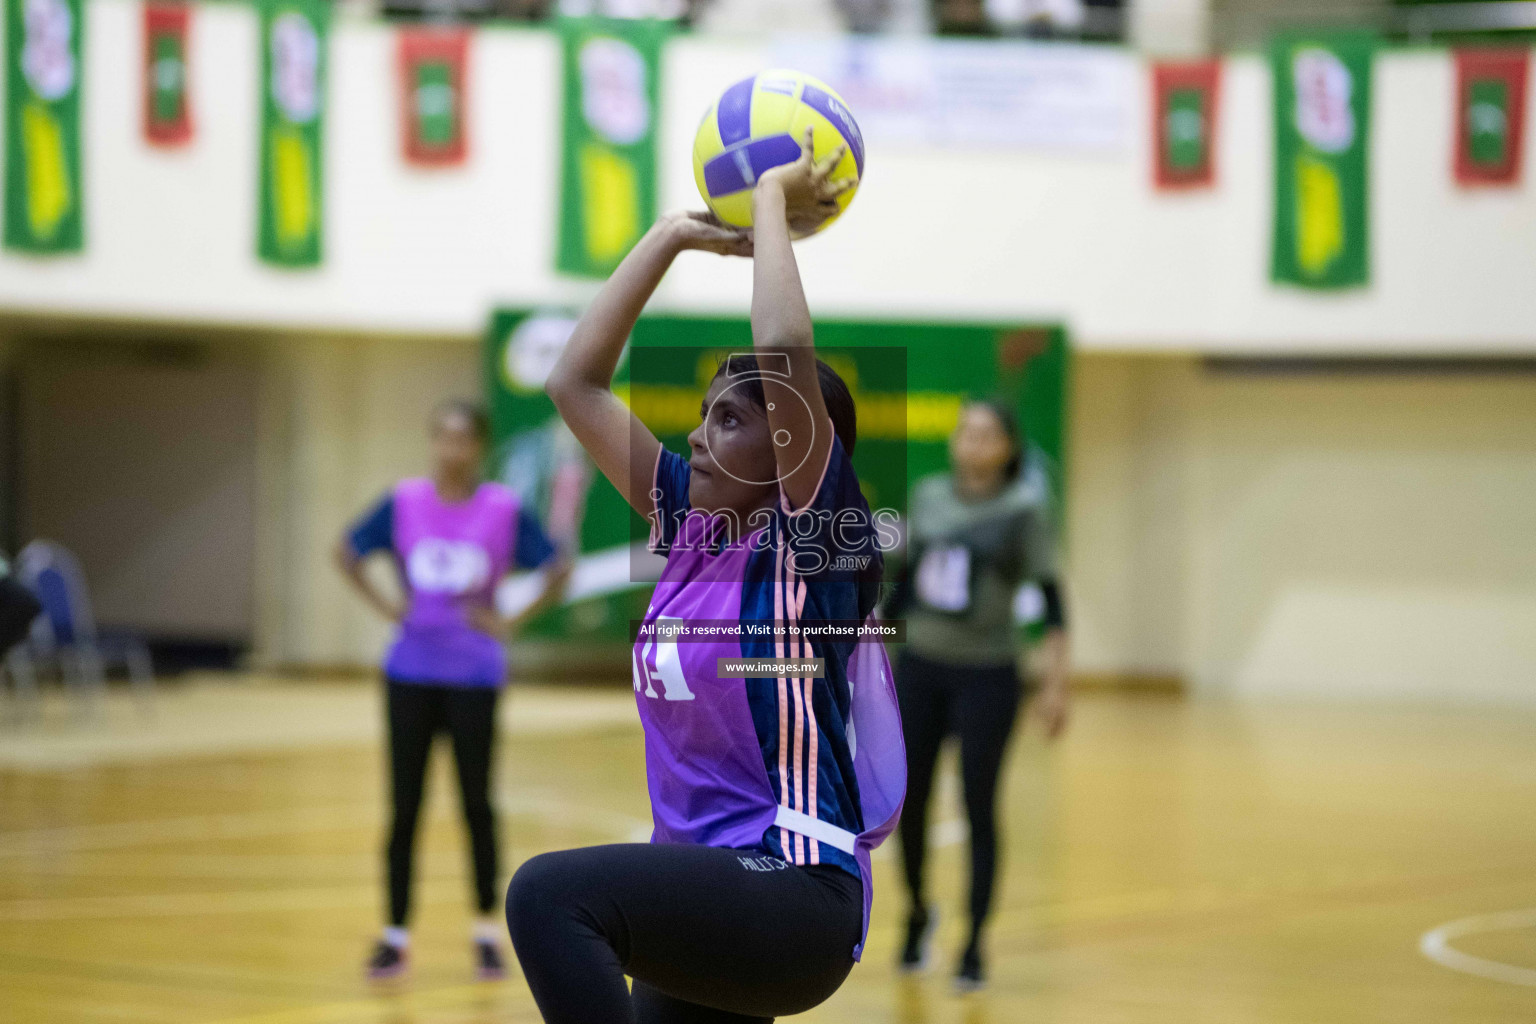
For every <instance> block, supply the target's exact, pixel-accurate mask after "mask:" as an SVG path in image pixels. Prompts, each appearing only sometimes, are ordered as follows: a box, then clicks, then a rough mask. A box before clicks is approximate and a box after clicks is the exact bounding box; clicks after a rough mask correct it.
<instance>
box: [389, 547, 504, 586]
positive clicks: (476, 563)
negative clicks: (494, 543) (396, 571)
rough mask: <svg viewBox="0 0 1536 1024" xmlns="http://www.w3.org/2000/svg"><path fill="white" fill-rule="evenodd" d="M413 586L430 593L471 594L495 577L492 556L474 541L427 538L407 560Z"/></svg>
mask: <svg viewBox="0 0 1536 1024" xmlns="http://www.w3.org/2000/svg"><path fill="white" fill-rule="evenodd" d="M405 575H406V579H408V580H409V581H410V584H411V589H412V590H413V591H417V592H420V593H430V594H467V593H469V592H470V591H473V590H478V589H480V588H482V587H484V586H485V584H486V583H487V582H488V581H489V580H490V578H491V556H490V553H489V552H488V551H486V550H485V548H484V547H482V546H481V545H479V544H477V543H475V542H473V541H460V540H445V539H443V538H441V537H426V538H423V539H422V540H421V541H420V542H418V543H417V544H416V546H415V547H413V548H411V553H410V554H409V555H408V556H407V557H406V560H405Z"/></svg>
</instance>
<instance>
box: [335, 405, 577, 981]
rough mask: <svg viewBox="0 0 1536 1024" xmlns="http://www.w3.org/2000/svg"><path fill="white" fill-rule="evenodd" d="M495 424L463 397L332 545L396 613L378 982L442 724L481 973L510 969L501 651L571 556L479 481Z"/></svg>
mask: <svg viewBox="0 0 1536 1024" xmlns="http://www.w3.org/2000/svg"><path fill="white" fill-rule="evenodd" d="M488 434H489V425H488V423H487V421H486V417H485V413H484V412H482V411H481V410H480V409H479V408H477V407H475V406H473V405H470V404H468V403H464V402H451V403H448V404H447V405H444V406H442V407H441V408H439V409H438V410H437V412H436V413H435V414H434V415H433V420H432V462H433V466H432V476H431V477H423V478H418V479H411V480H402V481H401V482H400V483H399V484H397V485H396V486H395V487H394V489H393V490H391V491H390V493H389V494H387V495H385V496H384V498H382V499H381V500H380V501H379V502H378V504H376V505H375V506H374V507H373V509H372V510H371V511H369V512H368V514H366V515H365V516H363V518H362V519H360V520H358V522H357V523H356V524H355V525H354V526H353V527H352V529H351V530H350V531H348V533H347V535H346V537H344V538H343V539H342V542H341V545H340V547H339V548H338V550H337V561H338V563H339V564H340V566H341V569H342V572H343V573H344V574H345V575H346V577H347V579H348V580H349V581H351V583H352V584H353V586H354V587H355V588H356V589H357V591H358V593H359V594H361V595H362V596H363V598H364V599H365V600H367V601H368V603H369V604H370V605H372V606H373V607H374V608H375V609H377V610H378V611H379V612H380V614H382V615H384V616H385V617H386V618H388V619H389V620H390V621H392V622H397V623H399V631H398V633H397V634H396V637H395V642H394V643H393V644H392V645H391V646H390V649H389V654H388V656H387V657H386V658H385V661H384V676H385V678H386V679H387V680H388V686H387V688H386V697H387V705H388V720H389V754H390V780H391V795H392V798H393V804H394V820H393V824H392V825H391V827H390V836H389V845H388V849H387V861H388V864H387V866H388V872H389V924H388V926H387V927H386V928H385V929H384V934H383V936H382V937H381V938H380V939H379V941H378V943H377V945H376V946H375V948H374V951H373V955H372V956H371V957H370V959H369V961H368V974H369V976H370V977H371V978H373V979H375V980H384V979H388V978H392V977H394V976H396V975H398V974H400V973H402V972H403V971H404V970H405V967H406V964H407V962H408V947H409V933H408V932H407V930H406V923H407V919H408V917H409V914H410V907H411V874H412V861H413V858H414V851H415V845H416V822H417V818H418V815H419V812H420V809H421V798H422V791H423V787H424V784H425V781H426V772H427V760H428V755H429V754H430V753H431V750H432V742H433V740H434V739H435V738H436V736H437V734H438V733H439V732H447V733H448V734H449V735H450V736H451V737H452V738H453V757H454V763H455V765H456V767H457V768H458V775H459V789H460V792H461V794H462V796H463V806H464V819H465V822H466V824H467V825H468V826H469V834H470V846H471V849H472V852H473V861H474V870H475V899H476V907H477V909H478V910H479V912H480V914H481V919H480V921H479V922H478V923H477V924H476V926H475V932H474V951H475V958H476V965H477V969H478V972H479V974H480V976H481V977H482V978H484V979H488V980H490V979H495V978H499V977H501V976H502V975H503V974H504V973H505V971H504V968H503V965H502V957H501V953H500V951H499V949H498V938H499V936H500V931H501V929H500V924H499V923H498V922H496V921H495V918H494V917H488V915H491V914H492V913H493V911H494V908H495V905H496V874H497V851H496V818H495V812H494V810H493V809H492V806H491V798H490V783H491V767H492V764H493V761H494V758H493V755H494V746H495V738H496V699H497V695H498V694H499V693H500V691H501V687H502V685H503V684H504V683H505V682H506V678H507V659H506V653H505V651H504V649H503V646H502V645H503V643H504V641H505V639H506V637H507V636H508V635H509V634H510V633H511V632H512V631H513V630H514V629H515V628H516V626H517V625H518V624H519V622H520V621H521V620H523V619H525V618H527V617H529V616H531V615H532V614H534V613H536V612H537V611H539V610H542V609H543V608H544V607H545V606H546V605H547V604H549V603H550V602H552V601H553V600H554V599H555V598H556V596H557V595H558V592H559V589H560V587H561V586H562V585H563V583H564V579H565V563H564V562H562V561H560V560H559V559H557V557H556V552H555V547H554V545H553V544H552V543H551V542H550V540H549V538H548V537H547V536H546V535H545V533H544V529H543V527H542V526H541V525H540V523H539V520H538V517H537V516H535V515H534V514H533V513H532V512H531V511H530V510H529V509H527V508H525V507H524V506H523V504H522V502H521V501H520V500H519V499H518V497H517V495H516V494H514V493H513V492H512V491H511V490H510V489H508V488H506V487H504V486H502V485H501V484H496V483H489V482H486V481H482V480H481V479H480V467H481V465H482V464H483V462H484V458H485V444H486V440H487V437H488ZM374 552H382V553H387V554H389V555H390V556H391V557H392V559H393V561H394V563H395V567H396V569H397V570H398V571H399V577H400V583H401V589H402V590H403V591H404V594H405V600H404V602H403V603H396V602H395V601H394V600H392V599H391V598H390V597H389V596H387V595H385V594H384V593H382V592H380V591H379V590H378V589H377V588H376V587H375V586H374V583H373V581H372V580H371V579H370V578H369V577H368V576H367V575H366V574H365V573H364V572H363V571H362V560H363V559H364V558H366V557H367V556H368V555H370V554H372V553H374ZM543 566H550V567H551V568H552V569H553V570H554V571H552V572H550V573H549V574H547V576H546V579H545V588H544V592H543V594H542V596H541V597H540V598H539V599H538V601H536V602H535V604H534V605H533V606H532V607H530V608H528V609H525V610H524V611H523V612H522V613H520V614H519V615H518V616H516V617H515V618H511V619H507V618H503V617H501V616H500V615H498V614H497V613H496V612H495V610H494V599H495V591H496V585H497V584H498V583H499V582H500V581H501V579H502V578H503V577H504V576H506V575H507V573H509V572H511V571H512V570H513V569H535V568H540V567H543Z"/></svg>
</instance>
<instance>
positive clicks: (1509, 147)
mask: <svg viewBox="0 0 1536 1024" xmlns="http://www.w3.org/2000/svg"><path fill="white" fill-rule="evenodd" d="M1530 63H1531V54H1530V51H1529V50H1527V49H1524V48H1521V49H1507V50H1492V49H1489V50H1458V51H1457V52H1456V180H1457V182H1459V183H1460V184H1462V185H1515V184H1518V183H1519V181H1520V165H1521V160H1522V155H1523V153H1522V151H1523V150H1524V148H1525V90H1526V80H1527V79H1528V78H1529V77H1530V74H1529V71H1530Z"/></svg>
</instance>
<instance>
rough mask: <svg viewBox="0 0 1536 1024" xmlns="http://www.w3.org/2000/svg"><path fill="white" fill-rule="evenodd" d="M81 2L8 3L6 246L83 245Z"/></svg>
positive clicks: (67, 248)
mask: <svg viewBox="0 0 1536 1024" xmlns="http://www.w3.org/2000/svg"><path fill="white" fill-rule="evenodd" d="M84 31H85V19H84V17H83V11H82V8H81V0H5V67H6V72H5V245H6V247H7V248H10V249H19V250H21V251H23V252H34V253H54V252H78V251H79V250H80V249H81V248H83V246H84V237H83V236H84V231H83V227H82V221H83V216H82V212H81V207H82V202H81V198H82V197H81V192H80V79H81V74H82V71H83V70H84V65H83V64H82V63H81V61H80V36H81V34H82V33H83V32H84Z"/></svg>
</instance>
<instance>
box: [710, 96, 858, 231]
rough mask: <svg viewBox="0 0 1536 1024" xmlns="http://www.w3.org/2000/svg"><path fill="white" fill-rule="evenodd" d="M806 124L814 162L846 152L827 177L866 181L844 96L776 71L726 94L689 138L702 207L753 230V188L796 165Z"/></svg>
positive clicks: (842, 200) (844, 201)
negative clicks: (774, 171) (771, 172)
mask: <svg viewBox="0 0 1536 1024" xmlns="http://www.w3.org/2000/svg"><path fill="white" fill-rule="evenodd" d="M807 126H809V127H810V128H811V129H812V130H813V132H814V140H815V149H814V153H815V157H816V159H817V160H821V159H824V158H825V157H826V156H827V155H828V154H829V153H831V152H832V150H834V149H836V148H837V147H838V146H840V145H846V146H847V147H848V151H847V152H846V153H845V154H844V155H843V158H842V160H840V161H839V162H838V164H837V166H836V167H835V168H833V169H832V179H833V180H834V181H836V180H840V179H842V178H852V179H853V180H854V181H855V182H858V181H859V180H860V179H861V178H862V177H863V175H864V136H863V135H862V134H860V132H859V126H858V125H857V124H856V123H854V120H853V115H852V114H851V113H849V111H848V106H847V104H845V103H844V102H843V100H842V97H840V96H839V95H838V94H837V93H835V92H833V91H832V90H831V88H829V87H828V86H827V85H826V83H824V82H820V81H818V80H817V79H814V78H812V77H811V76H810V75H806V74H801V73H800V72H798V71H785V70H775V71H764V72H762V73H761V74H759V75H755V76H753V77H752V78H743V79H742V80H741V81H739V82H737V83H736V84H735V85H733V86H731V87H730V88H729V89H727V90H725V92H724V93H723V94H722V95H721V97H720V99H719V100H717V101H716V102H715V104H714V105H713V106H711V107H710V108H709V110H708V112H706V113H705V115H704V120H703V121H702V122H700V124H699V134H698V135H697V136H696V137H695V138H694V140H693V177H694V181H696V182H697V183H698V186H699V194H700V195H701V196H703V197H704V202H706V203H708V204H709V208H710V209H711V210H713V211H715V215H716V216H718V217H719V218H720V219H721V220H723V221H725V222H726V223H727V224H732V225H735V226H736V227H739V228H747V227H751V226H752V188H753V186H754V185H756V184H757V179H758V177H759V176H760V175H762V173H763V172H764V171H766V170H768V169H769V168H770V167H777V166H779V165H780V164H787V163H793V162H794V161H795V160H797V159H799V157H800V139H801V138H802V137H803V136H804V134H805V129H806V127H807ZM857 191H858V185H857V184H855V185H854V187H853V188H851V189H849V190H848V191H846V192H844V193H843V194H842V195H841V196H839V197H838V200H837V205H838V213H837V214H834V215H833V216H832V217H829V218H827V220H826V221H825V222H824V223H823V224H822V225H821V227H820V228H817V229H816V230H818V231H820V230H822V229H823V228H825V227H826V226H827V225H828V224H831V223H832V222H833V221H835V220H837V218H838V216H841V213H842V211H843V210H846V209H847V208H848V204H849V203H851V202H853V194H854V193H855V192H857Z"/></svg>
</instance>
